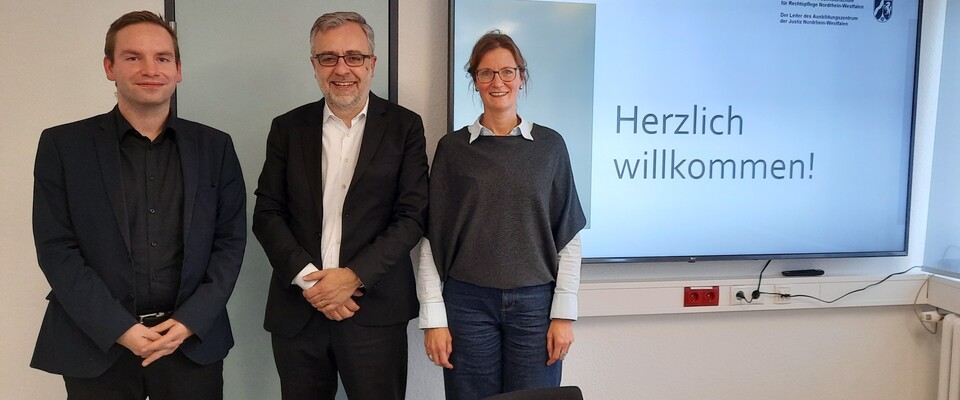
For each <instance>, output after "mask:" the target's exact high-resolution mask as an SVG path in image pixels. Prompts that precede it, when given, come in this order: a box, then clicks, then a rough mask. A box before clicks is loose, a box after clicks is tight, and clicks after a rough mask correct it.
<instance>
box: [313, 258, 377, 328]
mask: <svg viewBox="0 0 960 400" xmlns="http://www.w3.org/2000/svg"><path fill="white" fill-rule="evenodd" d="M303 280H304V281H307V282H315V283H314V284H313V286H312V287H310V288H309V289H307V290H304V291H303V297H304V298H305V299H307V301H308V302H310V305H312V306H313V308H316V309H317V310H318V311H320V312H322V313H323V315H324V316H326V317H327V318H328V319H332V320H334V321H343V320H345V319H347V318H350V317H352V316H353V315H354V314H356V312H357V311H358V310H360V306H359V305H357V303H356V302H355V301H354V300H353V297H360V296H363V292H361V291H360V290H359V289H358V288H359V287H360V278H358V277H357V274H355V273H353V271H351V270H350V269H349V268H346V267H344V268H330V269H324V270H320V271H316V272H311V273H309V274H307V275H306V276H304V277H303Z"/></svg>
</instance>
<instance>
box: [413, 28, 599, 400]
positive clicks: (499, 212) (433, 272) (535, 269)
mask: <svg viewBox="0 0 960 400" xmlns="http://www.w3.org/2000/svg"><path fill="white" fill-rule="evenodd" d="M466 70H467V72H468V73H469V75H470V77H471V78H472V82H471V83H472V85H473V86H474V88H475V89H476V91H477V92H478V93H479V95H480V99H481V100H482V102H483V109H484V111H483V114H481V115H480V116H479V117H478V118H477V120H476V121H475V122H474V123H473V124H472V125H470V126H466V127H464V128H462V129H459V130H457V131H455V132H452V133H450V134H448V135H446V136H444V137H443V138H442V139H441V140H440V143H439V144H438V146H437V151H436V154H435V156H434V161H433V166H432V170H431V171H432V172H431V177H430V208H429V223H428V226H427V235H426V238H425V239H424V240H423V244H422V246H421V259H420V265H419V267H418V271H417V294H418V297H419V299H420V304H421V306H420V307H421V308H420V321H419V322H420V328H422V329H425V333H424V335H425V339H424V344H425V347H426V352H427V356H428V357H429V358H430V360H432V361H433V362H434V363H435V364H436V365H438V366H442V367H444V368H445V369H444V386H445V390H446V397H447V399H457V400H466V399H482V398H484V397H487V396H490V395H493V394H496V393H503V392H509V391H514V390H520V389H529V388H539V387H555V386H559V385H560V375H561V365H562V361H563V358H564V357H565V356H566V354H567V351H569V349H570V346H571V344H572V343H573V321H574V320H576V319H577V289H578V287H579V284H580V237H579V232H580V230H581V229H582V228H583V227H584V225H585V224H586V220H585V217H584V214H583V211H582V209H581V207H580V200H579V199H578V197H577V191H576V186H575V185H574V182H573V171H572V170H571V168H570V159H569V155H568V153H567V148H566V145H565V144H564V141H563V138H562V137H561V136H560V135H559V134H558V133H557V132H556V131H554V130H552V129H550V128H547V127H544V126H541V125H537V124H534V123H532V122H530V121H529V120H524V119H522V118H521V117H520V115H519V114H518V113H517V94H519V93H520V91H521V90H524V87H525V85H526V83H527V82H528V80H529V75H528V71H527V65H526V61H525V60H524V58H523V55H522V54H521V53H520V49H519V47H517V45H516V43H514V41H513V39H511V38H510V37H509V36H507V35H505V34H502V33H500V32H499V31H492V32H489V33H487V34H485V35H484V36H483V37H481V38H480V40H479V41H478V42H477V43H476V45H475V46H474V48H473V52H472V53H471V56H470V59H469V61H468V63H467V66H466ZM441 287H442V289H441Z"/></svg>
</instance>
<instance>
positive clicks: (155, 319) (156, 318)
mask: <svg viewBox="0 0 960 400" xmlns="http://www.w3.org/2000/svg"><path fill="white" fill-rule="evenodd" d="M172 316H173V311H160V312H155V313H150V314H140V315H137V322H140V323H141V324H144V325H146V326H155V325H159V324H160V323H161V322H163V321H166V320H168V319H170V317H172Z"/></svg>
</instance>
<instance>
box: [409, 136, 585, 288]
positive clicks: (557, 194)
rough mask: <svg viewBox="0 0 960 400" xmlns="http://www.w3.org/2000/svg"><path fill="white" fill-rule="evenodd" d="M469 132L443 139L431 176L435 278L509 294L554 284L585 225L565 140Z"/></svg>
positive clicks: (430, 225)
mask: <svg viewBox="0 0 960 400" xmlns="http://www.w3.org/2000/svg"><path fill="white" fill-rule="evenodd" d="M531 135H532V136H533V139H534V140H532V141H531V140H527V139H524V138H523V137H520V136H481V137H479V138H477V140H475V141H474V142H473V143H468V139H469V137H470V133H469V132H468V131H467V129H466V128H463V129H460V130H458V131H456V132H453V133H450V134H448V135H446V136H444V137H443V138H442V139H440V143H439V144H438V145H437V152H436V155H435V156H434V160H433V166H432V169H431V175H430V208H429V223H428V227H427V237H428V238H429V239H430V245H431V247H432V249H433V254H434V260H435V261H436V263H437V269H438V270H439V272H440V278H441V279H443V280H446V279H447V278H450V277H452V278H454V279H456V280H459V281H463V282H467V283H471V284H474V285H478V286H484V287H492V288H498V289H513V288H518V287H524V286H532V285H540V284H545V283H549V282H552V281H554V280H555V278H556V275H557V260H558V255H557V254H558V253H559V251H560V250H561V249H563V247H564V246H566V244H567V243H568V242H569V241H570V240H571V239H573V237H574V236H575V235H576V234H577V232H579V231H580V229H582V228H583V227H584V226H585V225H586V218H585V217H584V215H583V210H582V209H581V207H580V200H579V198H578V197H577V189H576V186H575V185H574V182H573V171H572V170H571V168H570V158H569V155H568V153H567V147H566V145H565V144H564V142H563V138H562V137H561V136H560V134H558V133H557V132H556V131H554V130H552V129H550V128H547V127H543V126H540V125H536V124H534V125H533V129H532V130H531Z"/></svg>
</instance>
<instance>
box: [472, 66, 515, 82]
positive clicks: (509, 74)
mask: <svg viewBox="0 0 960 400" xmlns="http://www.w3.org/2000/svg"><path fill="white" fill-rule="evenodd" d="M521 71H523V68H521V67H507V68H501V69H500V70H499V71H494V70H492V69H481V70H477V82H480V83H490V82H493V77H494V76H496V75H500V80H501V81H504V82H510V81H512V80H514V79H517V75H518V74H519V72H521Z"/></svg>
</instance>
